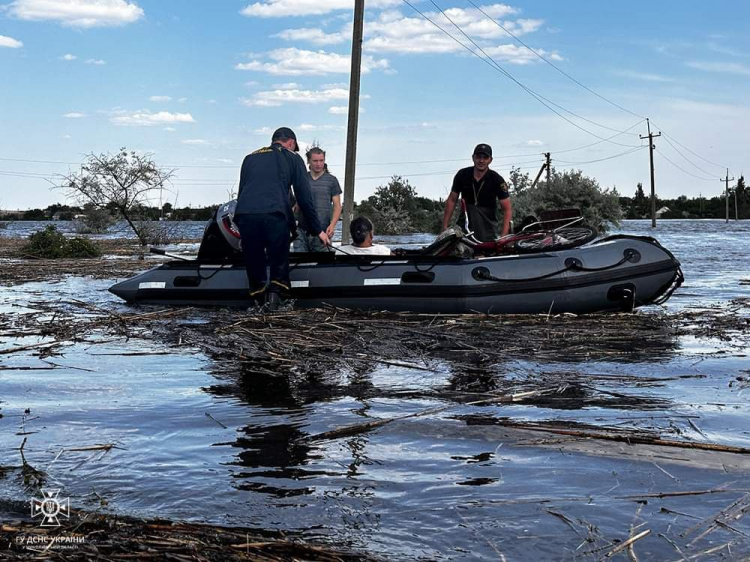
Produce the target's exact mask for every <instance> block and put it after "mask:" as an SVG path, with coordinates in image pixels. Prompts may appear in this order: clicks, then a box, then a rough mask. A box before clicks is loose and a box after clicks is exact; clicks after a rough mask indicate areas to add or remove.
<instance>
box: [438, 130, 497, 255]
mask: <svg viewBox="0 0 750 562" xmlns="http://www.w3.org/2000/svg"><path fill="white" fill-rule="evenodd" d="M471 158H472V160H473V161H474V166H470V167H468V168H462V169H461V170H459V171H458V172H457V173H456V176H455V177H454V178H453V187H451V193H450V195H449V196H448V199H447V200H446V202H445V212H444V213H443V230H445V229H446V228H448V223H449V222H450V220H451V218H452V217H453V210H454V209H455V208H456V201H458V197H459V195H460V196H461V199H462V201H463V203H464V204H465V205H464V206H463V209H462V212H461V216H460V217H459V219H458V224H459V225H460V226H461V227H464V226H465V225H467V224H468V229H469V231H472V232H473V233H474V238H476V239H477V240H479V241H480V242H492V241H493V240H495V239H496V238H497V207H498V202H499V206H500V210H501V211H502V213H503V227H502V231H501V233H500V236H505V235H506V234H508V233H509V232H510V217H511V205H510V193H509V192H508V184H507V183H506V182H505V180H504V179H503V177H502V176H501V175H500V174H498V173H497V172H496V171H494V170H490V164H491V163H492V147H491V146H490V145H488V144H484V143H482V144H478V145H477V146H476V148H474V153H473V154H472V156H471Z"/></svg>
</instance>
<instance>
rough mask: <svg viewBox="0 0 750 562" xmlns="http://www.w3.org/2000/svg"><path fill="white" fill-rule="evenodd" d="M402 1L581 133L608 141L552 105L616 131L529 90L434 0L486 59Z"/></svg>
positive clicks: (405, 1)
mask: <svg viewBox="0 0 750 562" xmlns="http://www.w3.org/2000/svg"><path fill="white" fill-rule="evenodd" d="M402 1H403V2H404V3H405V4H407V5H408V6H409V7H410V8H411V9H412V10H414V11H415V12H417V13H418V14H419V15H421V16H422V17H423V18H424V19H425V20H427V21H428V22H430V23H431V24H432V25H434V26H435V27H437V28H438V29H439V30H440V31H442V32H443V33H444V34H445V35H447V36H448V37H450V38H451V39H453V41H455V42H456V43H458V44H459V45H461V46H462V47H463V48H464V49H466V50H467V51H469V52H470V53H471V54H472V55H474V56H476V57H477V58H479V60H481V61H482V62H484V63H485V64H488V65H489V66H490V68H492V69H493V70H496V71H498V72H501V73H502V74H503V75H505V76H506V77H507V78H508V79H510V80H511V81H513V82H514V83H515V84H517V85H518V86H519V87H520V88H522V89H523V90H524V91H525V92H526V93H528V94H529V95H530V96H532V97H533V98H534V99H536V100H537V101H538V102H539V103H541V104H542V105H543V106H544V107H546V108H547V109H549V110H550V111H551V112H552V113H554V114H555V115H557V116H558V117H560V118H561V119H563V120H564V121H566V122H568V123H569V124H571V125H573V126H574V127H576V128H577V129H580V130H581V131H583V132H585V133H587V134H589V135H591V136H593V137H595V138H598V139H600V140H606V139H605V138H604V137H601V136H599V135H597V134H596V133H594V132H592V131H589V130H588V129H586V128H584V127H582V126H581V125H579V124H578V123H575V122H574V121H571V120H570V119H568V118H567V117H565V116H564V115H563V114H561V113H560V112H559V111H557V110H555V109H554V108H553V107H551V105H555V106H557V107H560V109H562V110H563V111H565V112H567V113H570V114H571V115H575V116H576V117H578V118H580V119H583V120H585V121H589V122H591V123H593V124H595V125H597V126H599V127H603V128H605V129H610V130H616V129H612V128H611V127H607V126H606V125H601V124H599V123H596V122H594V121H591V120H589V119H586V118H584V117H581V116H580V115H577V114H575V113H573V112H572V111H569V110H567V109H565V108H564V107H562V106H560V105H558V104H556V103H554V102H552V101H550V100H548V99H547V98H545V97H544V96H542V95H541V94H538V93H536V92H535V91H534V90H532V89H531V88H529V87H528V86H526V85H525V84H523V83H522V82H520V81H519V80H517V79H516V78H515V77H514V76H513V75H512V74H510V72H508V71H507V70H505V69H504V68H503V67H502V66H501V65H500V64H499V63H498V62H497V61H495V60H494V59H493V58H492V57H491V56H490V55H489V54H487V53H486V52H485V51H484V49H482V47H480V46H479V45H478V44H477V43H476V42H475V41H474V40H473V39H472V38H471V37H469V36H468V35H467V34H466V32H464V30H463V29H461V27H460V26H459V25H458V24H456V23H455V22H454V21H453V20H452V19H451V18H450V17H449V16H448V15H447V14H446V13H445V12H444V11H443V10H442V9H441V8H440V7H439V6H438V5H437V4H435V2H434V1H433V0H430V1H431V2H432V4H433V5H434V6H435V7H436V8H437V9H438V10H439V11H440V13H441V14H442V15H443V16H444V17H445V18H446V19H447V20H448V21H449V22H451V24H453V26H454V27H455V28H456V29H458V31H460V32H461V34H462V35H463V36H464V37H466V38H467V39H468V40H469V41H470V42H471V43H472V44H473V45H474V46H475V47H476V48H477V49H478V50H479V51H480V52H481V53H482V54H483V55H484V57H486V58H484V57H482V56H480V55H479V54H478V53H477V52H476V51H474V50H473V49H471V48H470V47H469V46H468V45H465V44H464V43H462V42H461V41H459V40H458V39H456V38H455V37H454V36H453V35H451V34H450V33H449V32H448V31H446V30H445V29H443V28H442V27H441V26H440V25H438V24H437V23H435V22H434V21H432V20H431V19H430V18H429V17H428V16H427V15H426V14H424V13H423V12H422V11H420V10H419V9H417V8H416V7H415V6H414V5H412V4H411V3H410V2H409V1H408V0H402ZM608 142H611V143H612V144H616V145H619V146H625V147H628V148H634V146H633V145H627V144H622V143H619V142H615V141H612V140H610V141H608Z"/></svg>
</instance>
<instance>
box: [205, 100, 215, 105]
mask: <svg viewBox="0 0 750 562" xmlns="http://www.w3.org/2000/svg"><path fill="white" fill-rule="evenodd" d="M206 103H210V104H212V105H213V104H215V103H217V101H216V100H215V99H210V100H206Z"/></svg>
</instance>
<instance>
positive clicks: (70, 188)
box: [58, 148, 173, 246]
mask: <svg viewBox="0 0 750 562" xmlns="http://www.w3.org/2000/svg"><path fill="white" fill-rule="evenodd" d="M172 173H173V171H172V170H163V169H162V168H160V167H159V166H158V165H157V164H156V162H154V161H153V160H152V158H151V155H150V154H144V155H139V154H136V153H135V152H128V151H127V150H126V149H125V148H122V149H120V151H119V152H118V153H116V154H99V155H96V154H93V153H91V154H88V155H87V156H86V162H85V163H84V164H83V165H82V166H81V171H80V172H74V173H71V174H68V175H67V176H63V179H62V182H61V184H60V185H59V186H58V187H59V188H61V189H63V190H64V191H65V192H66V194H67V195H68V196H70V197H72V198H74V199H76V200H77V201H78V202H79V203H80V204H81V205H83V204H86V203H91V204H92V205H94V207H97V208H102V209H106V208H109V209H114V210H115V212H116V213H117V215H119V216H121V217H122V218H123V219H125V221H126V222H127V223H128V225H129V226H130V228H131V229H132V230H133V232H134V233H135V235H136V237H137V238H138V241H139V242H140V243H141V245H142V246H146V245H147V244H148V243H149V242H150V241H151V239H152V237H153V235H154V233H155V231H157V230H158V229H155V227H154V225H153V224H151V222H150V221H149V220H148V219H149V215H152V214H153V212H152V211H151V209H150V207H151V206H150V205H149V203H150V200H151V198H152V197H155V194H156V192H158V191H159V190H161V189H163V188H164V186H165V184H166V183H167V182H168V181H169V178H170V177H171V176H172ZM156 215H157V217H158V210H157V213H156ZM152 220H153V218H152Z"/></svg>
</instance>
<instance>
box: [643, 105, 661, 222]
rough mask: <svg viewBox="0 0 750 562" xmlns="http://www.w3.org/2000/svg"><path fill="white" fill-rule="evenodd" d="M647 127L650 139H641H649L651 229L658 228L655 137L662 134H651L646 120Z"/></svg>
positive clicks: (649, 125) (649, 124)
mask: <svg viewBox="0 0 750 562" xmlns="http://www.w3.org/2000/svg"><path fill="white" fill-rule="evenodd" d="M646 125H647V126H648V137H643V136H642V137H641V139H646V138H648V153H649V157H650V162H651V228H656V187H655V186H654V149H655V148H656V146H654V137H660V136H661V133H659V134H657V135H655V134H653V133H652V132H651V123H650V122H649V120H648V119H646Z"/></svg>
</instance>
